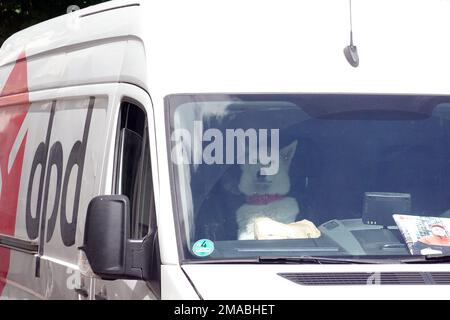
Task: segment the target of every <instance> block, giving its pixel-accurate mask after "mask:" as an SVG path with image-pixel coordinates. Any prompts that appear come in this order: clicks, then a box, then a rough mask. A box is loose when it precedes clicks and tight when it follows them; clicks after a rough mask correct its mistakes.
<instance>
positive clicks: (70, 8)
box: [67, 4, 80, 13]
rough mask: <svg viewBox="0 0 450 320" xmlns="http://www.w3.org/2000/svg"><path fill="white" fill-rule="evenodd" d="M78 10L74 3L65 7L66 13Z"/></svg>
mask: <svg viewBox="0 0 450 320" xmlns="http://www.w3.org/2000/svg"><path fill="white" fill-rule="evenodd" d="M78 10H80V7H79V6H77V5H74V4H73V5H71V6H68V7H67V13H72V12H75V11H78Z"/></svg>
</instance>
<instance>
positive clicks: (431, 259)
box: [400, 254, 450, 263]
mask: <svg viewBox="0 0 450 320" xmlns="http://www.w3.org/2000/svg"><path fill="white" fill-rule="evenodd" d="M400 262H402V263H445V262H450V255H448V254H428V255H423V256H412V257H411V258H406V259H403V260H400Z"/></svg>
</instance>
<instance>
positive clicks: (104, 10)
mask: <svg viewBox="0 0 450 320" xmlns="http://www.w3.org/2000/svg"><path fill="white" fill-rule="evenodd" d="M139 6H140V4H139V3H132V4H127V5H124V6H119V7H113V8H108V9H103V10H99V11H94V12H90V13H85V14H82V15H80V18H85V17H89V16H93V15H94V14H98V13H103V12H108V11H112V10H118V9H123V8H129V7H139Z"/></svg>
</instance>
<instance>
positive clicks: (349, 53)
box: [344, 0, 359, 68]
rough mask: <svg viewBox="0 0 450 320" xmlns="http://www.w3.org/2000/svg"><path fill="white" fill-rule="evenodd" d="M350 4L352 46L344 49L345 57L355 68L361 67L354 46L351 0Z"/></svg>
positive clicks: (350, 0)
mask: <svg viewBox="0 0 450 320" xmlns="http://www.w3.org/2000/svg"><path fill="white" fill-rule="evenodd" d="M349 4H350V45H349V46H346V47H345V48H344V55H345V58H346V59H347V61H348V63H350V65H351V66H352V67H354V68H356V67H358V66H359V55H358V49H357V48H356V46H355V45H353V17H352V0H349Z"/></svg>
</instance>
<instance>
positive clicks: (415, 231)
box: [393, 214, 450, 255]
mask: <svg viewBox="0 0 450 320" xmlns="http://www.w3.org/2000/svg"><path fill="white" fill-rule="evenodd" d="M393 218H394V220H395V222H396V224H397V226H398V228H399V230H400V232H401V233H402V236H403V238H404V239H405V242H406V244H407V246H408V249H409V251H410V252H411V254H412V255H429V254H450V237H449V234H450V219H449V218H441V217H422V216H411V215H403V214H394V215H393Z"/></svg>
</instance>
